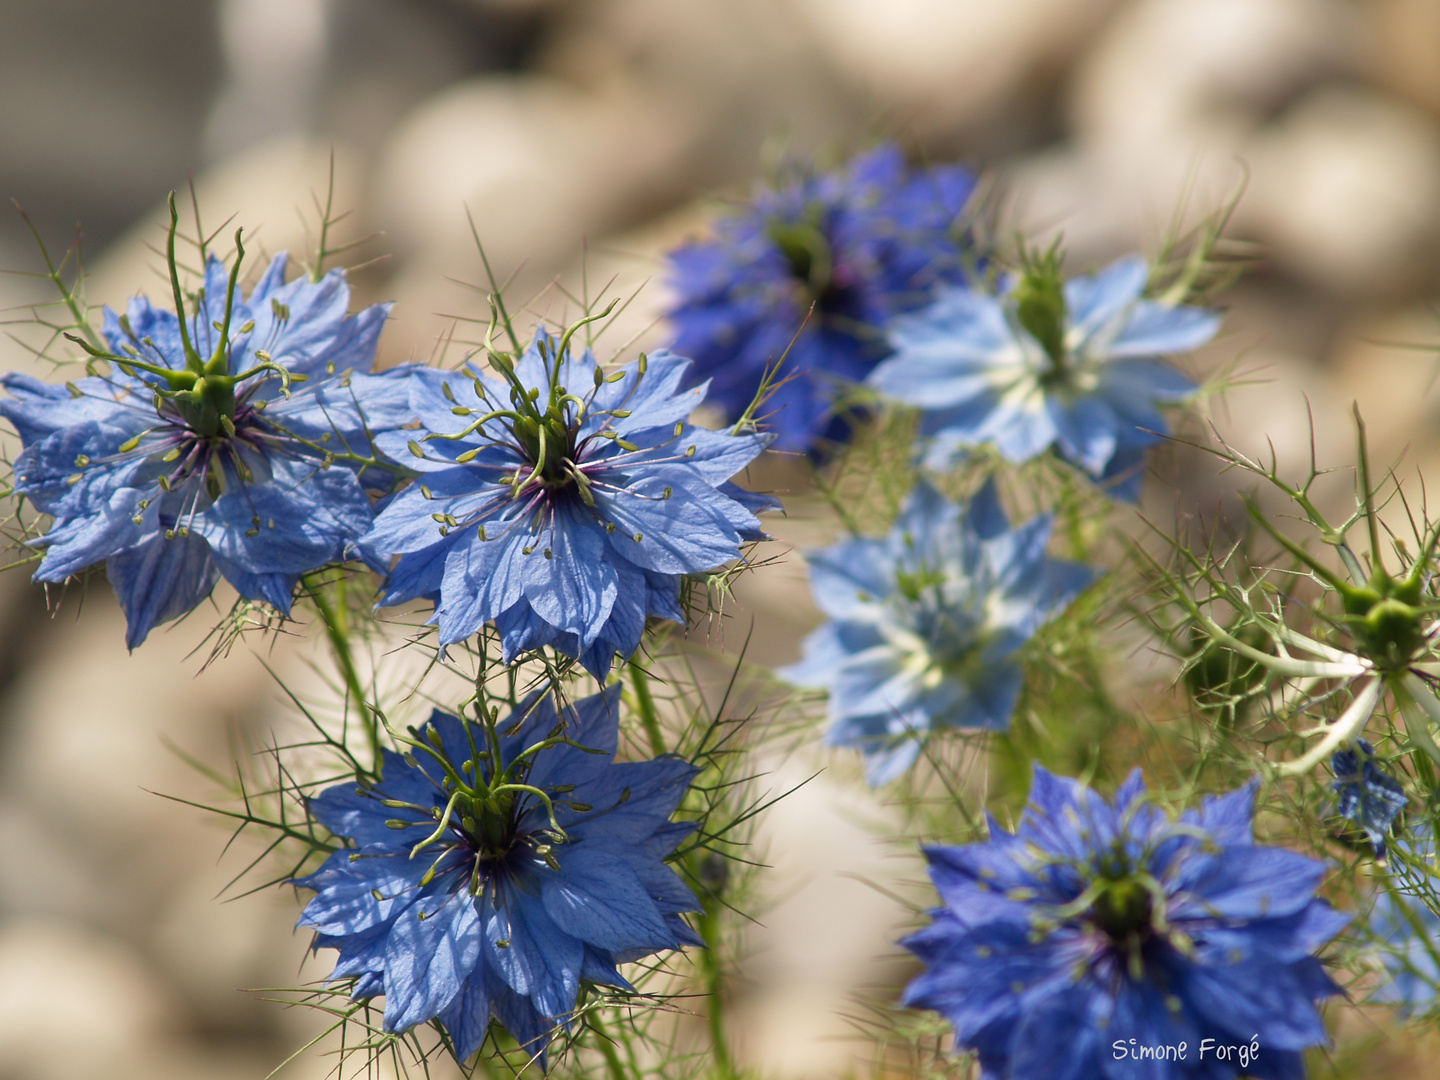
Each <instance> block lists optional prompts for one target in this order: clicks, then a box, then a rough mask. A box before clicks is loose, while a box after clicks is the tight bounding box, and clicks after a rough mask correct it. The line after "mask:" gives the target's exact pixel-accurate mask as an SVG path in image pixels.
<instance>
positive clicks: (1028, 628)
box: [778, 481, 1095, 784]
mask: <svg viewBox="0 0 1440 1080" xmlns="http://www.w3.org/2000/svg"><path fill="white" fill-rule="evenodd" d="M1050 527H1051V519H1050V518H1049V517H1048V516H1044V517H1038V518H1036V519H1035V520H1033V521H1030V522H1028V523H1027V524H1025V525H1023V526H1021V527H1020V528H1017V529H1011V528H1010V523H1009V521H1008V520H1007V519H1006V516H1005V511H1004V509H1003V508H1002V507H1001V505H1000V500H999V497H998V496H997V494H996V492H995V486H994V484H993V482H987V483H986V485H985V486H984V487H983V488H981V489H980V491H979V492H978V493H976V495H975V497H974V498H973V499H971V500H970V502H969V504H968V505H966V506H965V507H964V508H961V507H959V506H957V505H955V504H954V503H951V502H949V501H947V500H946V499H944V498H943V497H941V495H940V494H939V493H938V492H937V491H936V490H935V489H934V488H932V487H931V486H930V485H929V484H927V483H925V482H924V481H922V482H921V483H920V484H919V485H918V486H917V487H916V489H915V491H914V493H913V494H912V495H911V497H910V501H909V503H908V504H907V505H906V507H905V510H904V512H903V513H902V514H901V515H900V518H899V520H898V521H896V523H895V526H894V527H893V528H892V529H891V530H890V532H889V534H888V535H887V536H885V537H883V538H879V539H869V538H864V537H857V538H854V539H850V540H843V541H841V542H840V543H838V544H836V545H835V546H834V547H830V548H826V549H825V550H823V551H817V552H812V553H810V555H809V556H808V561H809V563H810V585H811V589H812V590H813V592H814V596H815V603H816V604H817V605H819V607H820V609H821V610H822V611H823V612H825V614H827V615H829V616H830V618H831V621H830V622H828V623H826V624H825V625H824V626H822V627H820V629H819V630H816V631H815V632H814V633H813V634H811V635H810V636H809V637H808V638H806V639H805V653H804V658H803V659H802V660H801V661H800V662H799V663H798V664H795V665H792V666H790V667H787V668H782V669H781V670H780V671H779V672H778V674H779V675H780V676H781V677H782V678H785V679H788V680H789V681H791V682H793V683H796V684H798V685H800V686H813V687H818V688H824V689H827V690H829V691H830V728H829V730H828V732H827V734H826V740H827V741H828V742H829V743H830V744H831V745H832V746H855V747H859V748H860V750H861V751H862V752H863V753H864V755H865V759H866V772H867V775H868V777H869V779H870V782H871V783H872V784H883V783H886V782H888V781H890V780H893V779H894V778H895V777H897V776H899V775H900V774H901V773H902V772H904V771H905V770H906V769H907V768H909V767H910V765H911V763H912V762H914V760H915V757H916V755H917V754H918V753H919V752H920V749H921V747H922V746H923V745H924V742H925V739H926V738H927V737H928V736H929V735H930V734H931V733H932V732H935V731H939V730H942V729H945V728H985V729H989V730H1003V729H1004V728H1006V727H1008V726H1009V724H1010V715H1011V713H1013V712H1014V711H1015V702H1016V700H1017V699H1018V697H1019V695H1020V688H1021V684H1022V683H1023V681H1024V676H1023V672H1022V671H1021V668H1020V665H1019V663H1018V662H1017V660H1016V656H1015V654H1016V652H1017V651H1018V650H1019V649H1020V647H1021V646H1022V645H1023V644H1024V643H1025V642H1026V641H1027V640H1029V639H1030V637H1031V636H1033V635H1034V633H1035V631H1036V630H1038V629H1039V628H1040V627H1041V626H1043V625H1044V624H1045V623H1046V622H1047V621H1049V620H1050V619H1052V618H1054V617H1055V616H1056V615H1058V614H1059V613H1060V612H1061V611H1063V610H1064V609H1065V608H1066V606H1068V605H1069V603H1070V601H1071V600H1073V599H1074V598H1075V596H1076V595H1078V594H1079V593H1080V592H1081V591H1082V590H1083V589H1085V588H1086V586H1088V585H1089V584H1090V583H1091V581H1093V580H1094V576H1095V575H1094V573H1093V571H1091V570H1090V569H1088V568H1087V567H1084V566H1081V565H1079V564H1076V563H1068V562H1061V561H1059V560H1056V559H1051V558H1049V557H1048V556H1046V554H1045V547H1046V544H1047V543H1048V542H1049V539H1050Z"/></svg>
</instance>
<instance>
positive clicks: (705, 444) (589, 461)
mask: <svg viewBox="0 0 1440 1080" xmlns="http://www.w3.org/2000/svg"><path fill="white" fill-rule="evenodd" d="M568 342H569V335H568V334H567V335H565V336H564V337H562V338H561V339H560V341H558V342H557V341H556V339H555V338H553V337H551V336H550V335H549V334H548V333H545V332H544V331H543V330H542V331H540V332H539V333H537V335H536V337H535V340H534V342H533V343H532V345H531V346H530V348H529V349H527V350H526V351H525V353H524V354H523V355H522V356H520V357H519V358H518V360H516V359H515V358H512V357H509V356H507V355H503V354H498V353H497V354H492V363H493V364H494V366H495V367H496V370H497V372H498V373H499V377H498V378H497V377H494V376H490V375H482V374H480V373H478V372H476V371H475V370H473V369H470V368H466V369H464V370H462V371H435V370H429V369H427V370H422V371H420V372H417V373H416V375H415V377H414V378H413V379H412V381H411V405H412V407H413V408H414V410H415V412H416V413H417V414H418V415H419V417H420V423H421V426H422V428H423V431H419V432H405V431H401V432H392V433H389V434H386V435H381V436H379V437H378V439H377V440H376V441H377V442H378V444H379V445H380V447H381V448H382V449H384V450H385V451H386V452H388V453H390V454H392V455H394V454H398V455H402V457H403V459H404V460H406V461H408V462H409V463H410V464H411V465H412V466H413V467H414V468H416V469H419V470H421V472H422V476H421V481H423V482H419V481H417V482H416V483H414V484H412V485H411V486H410V487H409V488H407V489H405V490H404V491H402V492H401V493H400V494H399V495H397V496H396V497H395V499H394V500H393V501H392V502H391V503H390V504H389V505H388V506H386V508H385V509H384V510H383V511H382V512H381V513H380V514H379V515H378V516H377V517H376V519H375V528H374V530H373V531H372V532H371V533H370V535H369V536H368V537H367V538H366V540H365V546H366V547H367V548H369V549H371V550H372V551H374V552H377V553H379V554H380V555H383V556H390V555H399V556H400V558H399V560H398V561H397V562H396V564H395V567H394V569H393V570H392V571H391V574H390V579H389V582H388V591H387V592H386V594H385V596H384V598H383V599H382V603H384V604H400V603H404V602H406V601H408V600H413V599H416V598H417V597H424V598H427V599H430V600H432V601H433V602H434V604H435V613H434V615H433V617H432V618H431V620H430V621H431V622H432V623H435V624H438V626H439V629H440V645H441V647H442V649H443V648H444V647H445V646H447V645H452V644H454V643H456V642H458V641H463V640H464V639H465V638H467V637H469V636H470V635H471V634H474V633H476V632H477V631H478V630H479V629H480V628H481V627H482V626H483V625H484V624H485V623H486V622H489V621H491V620H493V621H494V623H495V626H496V628H497V629H498V630H499V632H500V638H501V644H502V649H503V656H504V662H505V663H507V664H508V663H510V662H511V661H512V660H513V659H514V658H515V656H516V655H517V654H519V653H521V652H524V651H527V650H531V649H538V648H540V647H542V646H545V645H550V646H553V647H554V648H556V649H558V650H560V651H561V652H563V653H565V654H566V655H569V656H573V657H576V658H578V659H579V660H580V661H581V662H582V663H583V664H584V665H585V667H586V668H587V669H588V670H589V671H591V672H592V673H593V674H594V675H595V677H596V678H598V679H602V680H603V679H604V677H605V674H606V672H608V671H609V669H610V664H611V662H612V660H613V658H614V656H615V654H616V653H617V652H618V653H619V654H620V655H621V657H622V658H628V657H629V656H630V655H631V654H632V653H633V652H634V651H635V650H636V648H638V647H639V644H640V639H641V636H642V635H643V634H644V631H645V619H646V617H647V616H652V615H653V616H657V617H659V618H662V619H673V620H675V621H676V622H682V623H683V622H684V621H685V613H684V611H683V610H681V607H680V603H679V593H680V582H681V578H682V577H683V576H684V575H686V574H699V573H705V572H708V571H712V570H716V569H719V568H720V567H722V566H724V565H725V564H727V563H729V562H731V561H732V560H734V559H735V558H736V557H737V556H739V554H740V547H741V545H742V544H744V543H746V542H747V541H752V540H759V539H762V538H763V537H764V534H763V533H762V532H761V531H760V522H759V521H758V520H757V519H756V517H755V511H758V510H762V509H768V508H770V507H771V506H772V505H773V504H772V503H771V502H770V501H769V500H768V499H764V498H761V497H758V496H755V495H752V494H750V493H749V492H746V491H743V490H741V489H740V488H739V487H737V486H735V485H734V484H732V483H730V482H729V481H730V477H732V476H734V475H735V474H736V473H737V472H738V471H740V470H741V469H743V468H745V466H746V465H748V464H749V463H750V462H751V461H752V460H753V459H754V458H755V457H756V455H758V454H759V453H760V451H761V450H762V449H763V448H764V447H765V445H766V443H767V442H768V441H769V437H768V436H764V435H737V434H725V433H720V432H714V431H706V430H704V429H702V428H696V427H692V426H690V425H688V424H687V423H686V422H685V418H686V417H687V416H689V415H690V413H691V411H692V410H693V409H694V408H695V406H696V405H698V404H699V403H700V402H701V401H702V400H703V399H704V397H705V386H704V385H701V386H699V387H697V388H695V389H693V390H689V391H685V392H680V391H679V390H678V387H679V385H680V383H681V381H682V380H683V379H684V378H685V375H686V373H687V370H688V368H689V366H690V364H689V361H688V360H685V359H684V358H682V357H679V356H676V355H675V354H674V353H672V352H669V351H666V350H661V351H659V352H655V353H652V354H650V355H649V356H648V357H645V356H643V355H642V356H641V358H640V359H639V360H638V361H636V362H632V363H630V364H627V365H625V366H624V367H622V368H619V369H617V370H615V371H613V372H611V373H609V374H608V375H607V374H606V373H605V371H603V370H602V369H601V368H600V367H599V366H598V365H597V364H596V362H595V358H594V356H592V355H591V353H590V352H589V350H588V349H587V350H585V351H584V352H583V353H582V354H581V355H579V356H576V355H575V354H574V353H573V352H572V351H571V349H570V347H569V344H568Z"/></svg>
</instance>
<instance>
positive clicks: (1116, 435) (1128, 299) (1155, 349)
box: [870, 252, 1220, 500]
mask: <svg viewBox="0 0 1440 1080" xmlns="http://www.w3.org/2000/svg"><path fill="white" fill-rule="evenodd" d="M1147 278H1148V269H1147V267H1146V265H1145V262H1144V260H1143V259H1139V258H1128V259H1122V260H1121V261H1120V262H1117V263H1115V264H1114V265H1112V266H1110V267H1109V268H1107V269H1106V270H1104V271H1102V272H1101V273H1099V274H1095V275H1093V276H1087V277H1077V278H1073V279H1071V280H1070V281H1066V282H1062V281H1061V278H1060V274H1059V259H1058V253H1054V252H1052V253H1051V255H1050V256H1049V257H1047V258H1040V259H1036V260H1034V261H1032V262H1031V264H1030V265H1029V266H1028V267H1027V268H1026V272H1025V273H1024V274H1021V275H1018V276H1014V277H1012V278H1010V279H1009V281H1008V283H1007V284H1006V285H1005V287H1004V290H1003V291H1002V292H1001V294H1000V295H998V296H991V295H988V294H986V293H983V292H979V291H976V290H971V289H963V288H949V289H945V290H942V292H941V293H940V295H939V296H938V297H937V298H936V300H935V302H934V303H933V304H931V305H930V306H929V307H927V308H925V309H924V310H923V311H919V312H916V313H915V314H913V315H908V316H902V317H899V318H897V319H895V320H894V322H893V323H892V324H891V329H890V340H891V342H892V343H893V345H894V348H895V353H894V355H893V356H891V357H890V359H888V360H886V361H885V362H884V363H883V364H881V365H880V366H879V367H877V368H876V369H875V371H874V373H873V374H872V375H871V376H870V384H871V385H872V386H874V387H875V388H876V389H877V390H879V391H880V392H881V393H883V394H885V395H887V396H889V397H891V398H894V399H895V400H897V401H902V402H906V403H908V404H911V405H914V406H916V407H918V408H919V409H921V410H922V417H923V420H922V431H923V434H924V435H925V437H926V438H927V439H928V440H929V442H928V446H927V448H926V451H925V457H926V460H927V462H928V463H929V464H931V465H932V466H934V467H936V468H944V467H946V466H948V465H950V464H952V463H953V462H954V461H955V459H956V458H957V457H958V456H959V455H961V454H963V453H964V452H966V451H968V450H970V449H972V448H973V447H975V446H978V445H980V444H982V443H993V444H994V445H995V446H996V448H997V449H999V451H1000V452H1001V454H1003V455H1004V456H1005V457H1006V458H1007V459H1008V460H1010V461H1016V462H1020V461H1026V460H1028V459H1030V458H1032V457H1034V456H1035V455H1037V454H1039V453H1041V452H1043V451H1044V450H1046V449H1048V448H1050V447H1051V446H1053V447H1055V449H1056V450H1057V451H1058V452H1059V454H1060V456H1061V457H1063V458H1065V460H1067V461H1070V462H1072V463H1073V464H1075V465H1076V466H1078V467H1079V468H1081V469H1083V470H1084V471H1085V472H1087V473H1088V474H1090V475H1091V476H1092V477H1094V478H1095V479H1096V480H1098V481H1100V482H1101V483H1103V484H1104V485H1105V486H1106V487H1107V488H1108V489H1109V490H1110V492H1111V493H1112V494H1114V495H1115V496H1116V497H1117V498H1124V499H1131V500H1133V499H1135V498H1136V497H1137V496H1138V495H1139V492H1140V483H1141V480H1142V479H1143V473H1142V468H1141V466H1142V464H1143V461H1144V454H1145V450H1146V448H1148V447H1149V446H1151V445H1153V444H1154V443H1156V442H1158V441H1159V439H1160V437H1161V436H1162V435H1163V434H1165V432H1166V431H1167V430H1168V428H1167V426H1166V423H1165V417H1164V416H1163V415H1162V414H1161V412H1160V411H1159V408H1158V406H1159V405H1160V404H1162V403H1165V402H1171V401H1177V400H1179V399H1181V398H1183V397H1185V396H1186V395H1188V394H1189V393H1190V392H1191V391H1193V390H1194V389H1195V384H1194V383H1193V382H1191V380H1190V379H1189V378H1188V377H1187V376H1185V375H1184V374H1182V373H1181V372H1180V371H1178V370H1176V369H1175V368H1174V367H1172V366H1170V365H1169V364H1168V363H1165V362H1163V359H1162V358H1163V357H1166V356H1169V355H1171V354H1173V353H1177V352H1183V351H1185V350H1187V349H1194V348H1196V347H1197V346H1200V345H1203V344H1204V343H1205V342H1207V341H1209V340H1210V339H1211V338H1212V337H1213V336H1214V335H1215V333H1216V331H1217V330H1218V329H1219V327H1220V316H1219V315H1218V314H1216V313H1214V312H1210V311H1204V310H1201V309H1199V308H1192V307H1185V306H1167V305H1165V304H1161V303H1157V302H1155V301H1152V300H1146V299H1144V298H1143V296H1144V291H1145V284H1146V280H1147Z"/></svg>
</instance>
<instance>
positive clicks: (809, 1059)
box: [734, 751, 924, 1077]
mask: <svg viewBox="0 0 1440 1080" xmlns="http://www.w3.org/2000/svg"><path fill="white" fill-rule="evenodd" d="M839 755H844V756H845V758H854V757H855V755H854V754H853V753H851V752H849V751H837V752H836V756H839ZM816 756H817V755H814V754H813V753H807V752H802V753H800V754H797V755H796V756H795V758H793V759H791V760H789V761H786V762H784V763H783V764H778V765H777V766H776V768H775V769H774V771H773V772H771V773H770V774H769V776H768V778H767V782H768V783H769V784H770V785H771V786H773V788H774V790H775V792H776V793H779V792H781V791H787V790H789V789H790V788H793V787H795V785H797V784H800V783H802V782H804V781H805V780H806V779H807V778H808V777H809V776H811V775H812V774H813V773H814V772H815V771H816V768H818V767H819V763H818V762H817V761H816ZM836 764H837V765H838V766H839V769H838V771H839V772H840V773H841V774H842V775H843V776H844V779H845V783H844V785H843V786H842V785H841V784H840V783H837V782H836V781H835V780H833V779H831V777H830V776H829V775H826V776H821V777H819V778H817V779H814V780H810V782H809V783H806V784H804V786H803V787H799V788H798V789H797V790H794V791H791V793H790V794H788V795H786V796H785V797H784V798H783V799H781V800H780V801H779V802H778V803H777V804H776V805H775V806H774V807H773V808H772V809H771V810H769V811H768V812H767V813H766V816H765V818H764V820H763V822H762V825H761V837H760V845H761V848H760V850H762V851H764V852H765V861H766V862H767V863H769V864H770V865H771V866H773V867H774V868H775V869H774V870H773V871H771V872H770V873H768V874H766V875H765V877H764V879H763V880H762V882H761V888H762V898H761V899H760V900H759V901H758V903H759V905H760V906H759V909H758V910H757V911H756V912H755V913H754V914H755V915H756V917H757V919H758V922H759V924H760V925H758V926H754V927H752V928H751V929H750V930H749V931H748V932H747V934H746V938H745V944H746V946H747V951H748V955H749V959H748V961H747V963H746V975H747V977H748V979H750V980H753V982H750V983H748V985H749V986H750V989H749V991H748V992H742V993H741V994H740V996H739V997H738V998H737V1000H736V1003H735V1014H734V1019H735V1021H736V1022H737V1025H738V1027H739V1029H740V1030H741V1031H742V1032H743V1035H742V1036H741V1052H742V1055H743V1057H744V1059H745V1060H747V1061H748V1062H750V1063H751V1064H753V1065H754V1066H755V1067H756V1068H763V1069H764V1070H765V1071H766V1072H769V1073H773V1074H775V1075H778V1076H783V1077H800V1076H836V1075H845V1074H846V1073H848V1072H850V1071H853V1070H854V1069H855V1067H856V1066H857V1064H859V1062H857V1058H861V1059H863V1057H864V1054H865V1053H866V1051H867V1050H868V1047H867V1046H865V1045H864V1044H863V1043H860V1044H856V1043H855V1042H852V1041H851V1039H850V1038H848V1037H847V1036H852V1035H853V1033H854V1029H853V1028H852V1027H851V1026H850V1024H849V1022H848V1021H847V1020H846V1018H845V1016H846V1014H847V1013H850V1012H853V1011H854V1010H855V1000H854V999H855V996H856V995H857V994H858V993H859V992H860V991H861V990H862V989H867V988H873V987H875V986H876V985H878V984H881V983H883V981H884V980H885V979H887V978H892V979H893V978H895V977H897V975H898V974H899V972H901V971H903V970H904V962H903V960H901V959H900V950H898V949H897V948H896V947H895V945H894V941H895V938H896V937H897V936H898V934H899V933H900V932H901V931H902V930H904V929H905V925H904V923H905V920H906V918H907V916H908V914H909V913H908V912H907V911H906V910H905V908H904V907H903V906H902V905H900V904H898V903H897V902H896V901H895V900H894V899H892V898H891V897H889V896H886V895H885V894H884V893H882V892H880V891H879V890H878V889H876V888H873V887H872V883H873V884H879V885H883V886H884V887H886V888H887V889H891V890H894V889H896V888H897V887H898V888H900V889H901V890H902V891H904V890H905V889H906V886H904V885H899V886H897V883H896V879H897V878H900V877H901V876H902V875H903V876H906V877H909V878H911V879H914V880H923V871H921V870H920V867H919V860H918V855H914V861H911V862H908V864H907V862H902V861H901V860H900V859H897V858H895V854H896V851H897V850H898V849H897V848H896V847H895V846H891V845H887V844H886V843H885V842H884V841H883V840H882V839H881V837H882V836H884V835H887V834H889V835H893V832H894V827H895V826H894V823H893V822H892V821H890V820H889V815H888V814H887V812H886V810H885V808H884V806H883V803H882V800H881V797H880V796H878V795H876V794H875V793H874V792H871V791H867V790H865V789H864V788H863V786H862V785H861V783H860V781H859V780H858V778H856V777H855V776H854V775H853V772H854V770H853V761H850V760H841V761H839V762H837V763H836ZM882 822H883V823H885V824H881V823H882ZM906 854H908V855H913V849H911V850H910V851H908V852H907V853H906ZM914 891H915V892H917V893H918V894H919V895H921V896H923V895H924V893H923V889H921V890H914ZM767 901H769V902H768V903H767Z"/></svg>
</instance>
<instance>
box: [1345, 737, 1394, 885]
mask: <svg viewBox="0 0 1440 1080" xmlns="http://www.w3.org/2000/svg"><path fill="white" fill-rule="evenodd" d="M1330 770H1331V771H1332V772H1333V773H1334V774H1335V780H1334V781H1333V783H1332V784H1331V785H1330V786H1331V787H1332V788H1334V789H1335V796H1336V798H1335V803H1336V806H1335V809H1336V812H1337V813H1338V814H1339V815H1340V816H1341V817H1342V818H1346V819H1347V820H1350V821H1354V822H1356V823H1358V824H1359V825H1360V827H1361V828H1362V829H1364V830H1365V835H1366V836H1367V837H1369V838H1370V844H1371V846H1372V847H1373V848H1374V849H1375V854H1376V856H1377V857H1379V858H1382V859H1383V858H1384V857H1385V838H1386V837H1387V836H1388V835H1389V834H1390V827H1391V826H1392V825H1393V824H1394V823H1395V818H1396V817H1398V816H1399V814H1400V811H1402V810H1404V809H1405V804H1406V803H1407V802H1409V800H1408V799H1407V798H1406V797H1405V789H1404V787H1402V786H1401V784H1400V781H1399V780H1397V779H1395V777H1393V776H1391V775H1390V774H1389V773H1387V772H1384V771H1383V770H1382V769H1381V768H1380V766H1379V765H1377V764H1376V763H1375V748H1374V747H1373V746H1371V745H1370V744H1369V743H1368V742H1366V741H1365V740H1364V739H1356V740H1355V745H1354V748H1353V749H1347V750H1337V751H1336V752H1335V755H1334V757H1332V758H1331V759H1330Z"/></svg>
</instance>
